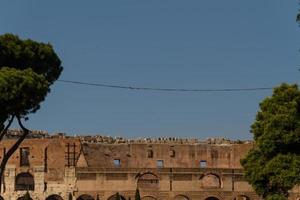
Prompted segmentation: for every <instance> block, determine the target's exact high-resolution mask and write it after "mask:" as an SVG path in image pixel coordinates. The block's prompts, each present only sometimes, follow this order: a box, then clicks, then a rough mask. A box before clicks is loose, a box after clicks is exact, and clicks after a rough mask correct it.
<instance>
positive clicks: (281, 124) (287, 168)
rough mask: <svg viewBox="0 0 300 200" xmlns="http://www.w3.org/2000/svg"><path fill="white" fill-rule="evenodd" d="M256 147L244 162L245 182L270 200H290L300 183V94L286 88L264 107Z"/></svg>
mask: <svg viewBox="0 0 300 200" xmlns="http://www.w3.org/2000/svg"><path fill="white" fill-rule="evenodd" d="M251 132H252V133H253V135H254V140H255V147H254V148H253V149H252V150H250V152H249V153H248V154H247V156H246V157H245V158H244V159H242V160H241V164H242V166H243V167H244V169H245V178H246V179H247V181H248V182H249V183H250V184H251V185H252V186H253V188H254V190H255V191H256V192H257V194H259V195H261V196H262V197H263V198H264V199H267V200H286V199H287V198H288V196H289V190H291V189H292V188H293V187H294V186H295V185H297V184H299V183H300V91H299V89H298V86H297V85H289V84H282V85H280V86H279V87H277V88H275V89H274V91H273V95H272V96H271V97H267V98H266V99H264V100H263V101H262V102H261V103H260V110H259V111H258V113H257V115H256V120H255V122H254V124H253V125H252V126H251Z"/></svg>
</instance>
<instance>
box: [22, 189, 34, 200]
mask: <svg viewBox="0 0 300 200" xmlns="http://www.w3.org/2000/svg"><path fill="white" fill-rule="evenodd" d="M23 200H32V198H31V197H30V194H29V192H28V191H27V192H26V193H25V194H24V196H23Z"/></svg>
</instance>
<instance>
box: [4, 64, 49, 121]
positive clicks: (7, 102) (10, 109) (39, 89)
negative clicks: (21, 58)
mask: <svg viewBox="0 0 300 200" xmlns="http://www.w3.org/2000/svg"><path fill="white" fill-rule="evenodd" d="M48 91H49V83H48V81H47V80H46V79H45V78H44V77H43V76H42V75H38V74H36V73H35V72H33V71H32V70H31V69H26V70H18V69H14V68H7V67H3V68H1V69H0V108H1V111H2V112H1V113H7V114H9V115H19V116H25V115H27V114H29V113H34V112H35V111H37V110H38V109H39V108H40V103H41V102H42V101H44V99H45V97H46V95H47V93H48Z"/></svg>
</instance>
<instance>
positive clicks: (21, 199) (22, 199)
mask: <svg viewBox="0 0 300 200" xmlns="http://www.w3.org/2000/svg"><path fill="white" fill-rule="evenodd" d="M17 200H25V198H24V197H19V198H18V199H17ZM30 200H32V198H31V197H30Z"/></svg>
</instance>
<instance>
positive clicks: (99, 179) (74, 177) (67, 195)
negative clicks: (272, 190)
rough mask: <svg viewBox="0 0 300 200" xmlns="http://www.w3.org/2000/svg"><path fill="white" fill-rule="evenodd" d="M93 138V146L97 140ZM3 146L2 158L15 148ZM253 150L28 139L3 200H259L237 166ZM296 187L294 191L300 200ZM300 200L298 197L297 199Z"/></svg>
mask: <svg viewBox="0 0 300 200" xmlns="http://www.w3.org/2000/svg"><path fill="white" fill-rule="evenodd" d="M95 138H96V139H95ZM14 141H15V140H14V139H13V137H11V138H7V139H6V140H4V141H3V142H2V143H1V145H0V159H2V157H3V153H4V152H5V151H6V150H7V149H8V148H9V147H10V146H11V145H12V144H13V142H14ZM252 147H253V144H252V143H243V144H238V143H234V142H229V141H221V142H219V141H215V140H209V141H208V142H200V141H197V140H182V139H174V138H169V139H158V140H149V139H145V140H124V139H120V138H119V139H113V138H108V137H84V138H83V137H66V136H64V135H60V136H56V137H50V136H46V135H43V136H42V137H38V138H31V139H26V140H25V141H24V142H23V143H22V145H21V146H20V148H19V150H18V151H17V152H16V153H15V154H14V155H13V156H12V158H11V159H10V160H9V163H8V165H7V167H6V171H5V177H4V184H3V185H2V193H1V197H2V198H3V199H5V200H17V199H19V200H21V198H20V197H21V196H22V195H24V194H25V193H26V191H27V190H28V191H29V193H30V195H31V197H32V199H34V200H38V199H41V200H44V199H47V200H61V199H64V200H69V199H73V200H77V199H78V200H114V198H115V196H114V195H115V194H116V193H117V192H119V194H120V195H121V197H122V199H126V200H129V199H132V200H134V195H135V190H136V188H139V190H140V194H141V197H142V199H143V200H256V199H260V198H259V197H258V196H257V195H256V194H255V193H254V192H253V190H252V188H251V187H250V185H249V184H248V183H247V182H246V181H245V180H244V178H243V170H242V167H241V165H240V162H239V161H240V159H241V158H242V157H243V156H244V155H245V154H246V153H247V152H248V151H249V149H251V148H252ZM299 192H300V190H299V188H298V187H297V188H295V189H294V190H293V191H292V192H291V197H290V198H291V199H292V200H296V199H298V194H299ZM299 196H300V195H299Z"/></svg>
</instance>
